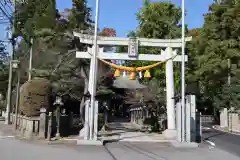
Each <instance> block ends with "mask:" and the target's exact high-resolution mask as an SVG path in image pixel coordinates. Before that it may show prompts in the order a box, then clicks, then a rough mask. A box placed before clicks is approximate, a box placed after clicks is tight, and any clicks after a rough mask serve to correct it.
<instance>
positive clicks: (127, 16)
mask: <svg viewBox="0 0 240 160" xmlns="http://www.w3.org/2000/svg"><path fill="white" fill-rule="evenodd" d="M156 1H157V0H152V2H156ZM158 1H160V0H158ZM212 1H213V0H185V3H186V11H187V16H186V24H188V26H189V28H195V27H200V26H201V25H202V24H203V14H204V13H206V12H207V10H208V6H209V5H210V4H211V3H212ZM142 2H143V0H100V17H99V27H100V28H103V27H109V28H114V29H116V31H117V35H118V36H126V35H127V33H128V32H129V31H131V30H134V29H135V28H136V27H137V24H138V22H137V21H136V15H135V14H136V13H137V12H138V9H139V8H141V6H142ZM172 2H174V3H175V4H176V5H180V4H181V0H172ZM71 6H72V0H57V8H58V9H60V10H63V9H65V8H71ZM88 6H89V7H91V8H92V10H93V16H94V15H95V0H88ZM4 28H6V26H4V25H0V40H3V39H5V35H6V32H5V31H4Z"/></svg>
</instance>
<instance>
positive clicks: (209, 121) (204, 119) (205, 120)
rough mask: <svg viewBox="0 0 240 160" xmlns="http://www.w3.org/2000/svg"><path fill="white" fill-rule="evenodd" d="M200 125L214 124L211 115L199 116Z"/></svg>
mask: <svg viewBox="0 0 240 160" xmlns="http://www.w3.org/2000/svg"><path fill="white" fill-rule="evenodd" d="M201 121H202V125H213V124H214V123H215V120H214V116H213V115H201Z"/></svg>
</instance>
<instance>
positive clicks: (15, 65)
mask: <svg viewBox="0 0 240 160" xmlns="http://www.w3.org/2000/svg"><path fill="white" fill-rule="evenodd" d="M19 63H20V62H19V61H18V60H10V63H9V77H8V91H7V107H6V117H5V124H10V109H11V94H12V72H13V69H17V68H18V67H19Z"/></svg>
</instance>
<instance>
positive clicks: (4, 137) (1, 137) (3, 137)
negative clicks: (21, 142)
mask: <svg viewBox="0 0 240 160" xmlns="http://www.w3.org/2000/svg"><path fill="white" fill-rule="evenodd" d="M6 138H14V136H0V139H6Z"/></svg>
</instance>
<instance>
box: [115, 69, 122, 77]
mask: <svg viewBox="0 0 240 160" xmlns="http://www.w3.org/2000/svg"><path fill="white" fill-rule="evenodd" d="M120 75H121V72H120V70H119V69H116V71H115V73H114V77H120Z"/></svg>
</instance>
